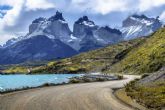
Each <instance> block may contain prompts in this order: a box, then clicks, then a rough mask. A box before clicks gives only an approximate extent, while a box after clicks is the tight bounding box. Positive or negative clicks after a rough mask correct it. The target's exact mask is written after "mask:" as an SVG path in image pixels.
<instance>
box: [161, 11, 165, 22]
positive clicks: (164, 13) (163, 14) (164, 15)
mask: <svg viewBox="0 0 165 110" xmlns="http://www.w3.org/2000/svg"><path fill="white" fill-rule="evenodd" d="M160 20H161V21H163V22H164V23H165V11H164V12H163V13H162V14H161V15H160Z"/></svg>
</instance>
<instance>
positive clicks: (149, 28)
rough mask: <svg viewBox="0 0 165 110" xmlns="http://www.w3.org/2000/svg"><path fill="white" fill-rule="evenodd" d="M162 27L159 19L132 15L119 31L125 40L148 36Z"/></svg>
mask: <svg viewBox="0 0 165 110" xmlns="http://www.w3.org/2000/svg"><path fill="white" fill-rule="evenodd" d="M161 27H162V23H161V22H160V20H159V17H156V18H149V17H147V16H145V15H137V14H134V15H132V16H129V17H128V18H126V19H125V20H124V21H123V24H122V28H121V31H122V33H123V37H124V39H125V40H129V39H134V38H137V37H142V36H148V35H150V34H151V33H153V32H155V31H156V30H158V29H159V28H161Z"/></svg>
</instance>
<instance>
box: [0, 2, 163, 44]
mask: <svg viewBox="0 0 165 110" xmlns="http://www.w3.org/2000/svg"><path fill="white" fill-rule="evenodd" d="M3 6H9V7H11V8H10V9H8V10H5V11H4V9H3V8H0V44H2V43H4V42H5V41H6V40H8V39H9V38H11V37H13V36H16V34H19V33H26V32H27V28H28V27H27V24H29V23H30V22H31V21H32V19H34V18H36V17H38V16H41V15H42V16H43V17H47V15H52V14H53V12H54V13H55V11H56V10H60V11H62V12H64V15H66V16H67V17H66V18H68V19H69V20H70V21H74V20H75V19H77V18H76V15H77V16H80V15H86V14H88V15H90V16H91V17H93V18H94V20H95V21H99V22H100V24H101V23H102V24H103V25H104V24H105V21H107V23H106V24H108V25H116V26H117V25H118V24H116V23H117V22H121V21H118V19H125V18H126V16H128V15H130V14H132V13H145V14H148V13H150V12H153V10H155V13H154V14H153V15H152V16H154V17H155V16H158V15H161V16H160V18H161V20H163V19H164V17H163V16H164V14H163V11H164V8H165V0H136V2H135V1H134V0H1V1H0V7H3ZM156 10H159V11H156ZM2 12H5V13H4V14H3V13H2ZM118 15H120V18H119V16H118ZM114 18H116V19H114ZM112 20H113V21H112ZM70 21H69V22H70ZM114 23H115V24H114ZM71 25H72V24H71ZM25 31H26V32H25Z"/></svg>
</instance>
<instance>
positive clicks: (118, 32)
mask: <svg viewBox="0 0 165 110" xmlns="http://www.w3.org/2000/svg"><path fill="white" fill-rule="evenodd" d="M101 28H104V29H105V30H107V31H109V32H111V33H115V34H119V35H121V34H122V32H121V31H120V30H119V29H115V28H114V29H112V28H110V27H109V26H105V27H101Z"/></svg>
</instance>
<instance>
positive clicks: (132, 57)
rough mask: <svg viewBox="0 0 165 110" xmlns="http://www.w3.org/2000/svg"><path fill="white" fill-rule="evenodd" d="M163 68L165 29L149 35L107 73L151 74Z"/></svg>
mask: <svg viewBox="0 0 165 110" xmlns="http://www.w3.org/2000/svg"><path fill="white" fill-rule="evenodd" d="M163 66H165V28H162V29H160V30H158V31H157V32H156V33H154V34H153V35H151V36H150V37H149V38H148V39H147V40H146V41H145V43H143V44H142V45H140V46H138V47H136V48H134V49H132V51H130V52H129V53H128V54H127V55H126V57H125V58H124V59H123V60H121V62H119V63H117V64H115V65H114V66H113V67H112V68H111V70H108V71H109V72H116V71H117V72H125V73H128V72H129V73H130V72H132V73H151V72H154V71H157V70H159V69H160V68H162V67H163Z"/></svg>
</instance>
